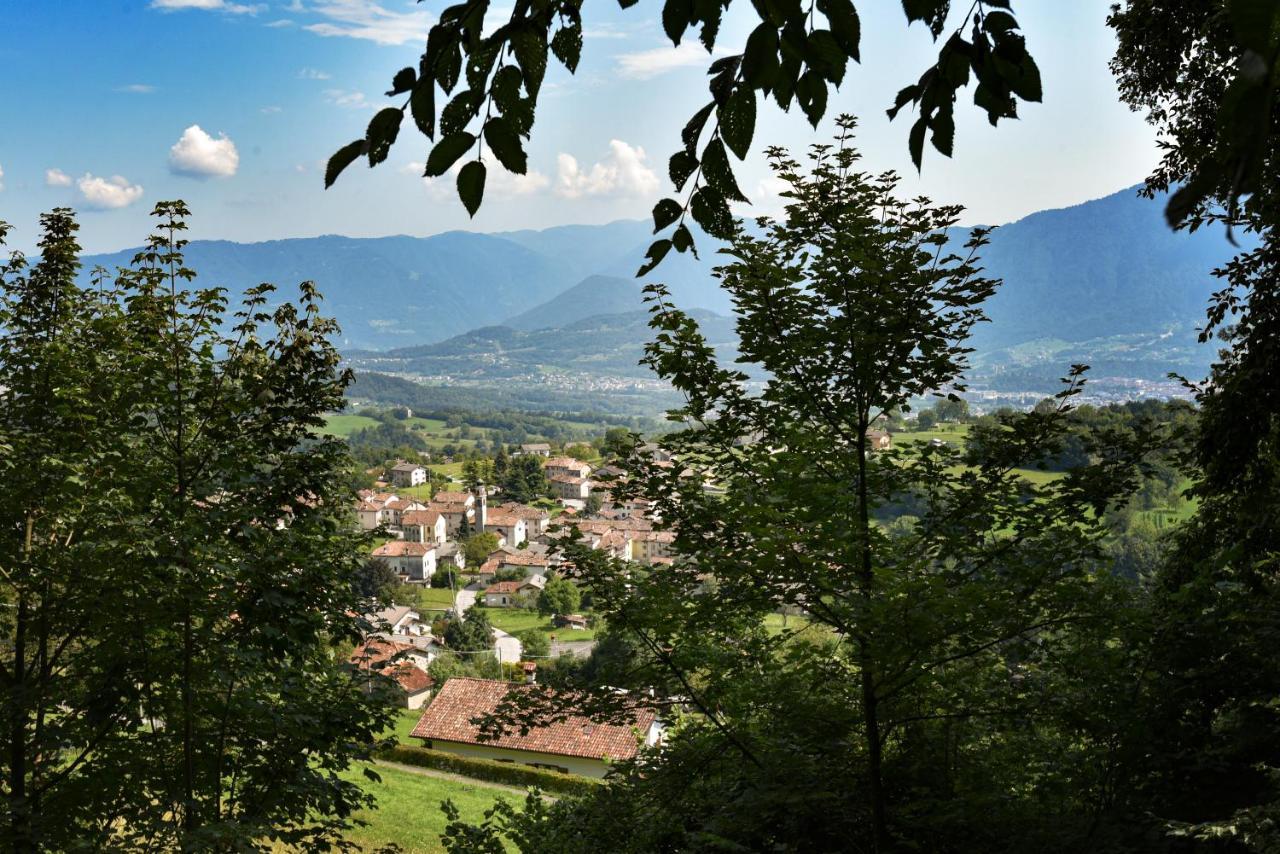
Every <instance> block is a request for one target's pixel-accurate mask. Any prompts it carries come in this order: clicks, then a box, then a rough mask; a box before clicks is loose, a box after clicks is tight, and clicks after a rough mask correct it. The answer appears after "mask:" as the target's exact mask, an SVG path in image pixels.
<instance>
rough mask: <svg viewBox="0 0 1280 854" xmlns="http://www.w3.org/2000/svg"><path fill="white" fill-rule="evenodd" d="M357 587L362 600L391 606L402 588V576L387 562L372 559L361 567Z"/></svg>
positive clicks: (357, 576)
mask: <svg viewBox="0 0 1280 854" xmlns="http://www.w3.org/2000/svg"><path fill="white" fill-rule="evenodd" d="M355 586H356V593H357V594H358V595H359V596H360V598H362V599H368V600H370V601H375V602H381V603H383V604H389V603H391V602H394V601H395V596H396V589H397V588H399V587H400V576H399V575H397V574H396V571H395V570H394V569H392V568H391V567H390V566H388V565H387V562H386V561H385V560H381V559H379V558H372V559H370V560H367V561H365V562H364V564H363V565H362V566H361V567H360V572H359V573H358V574H357V575H356V580H355ZM446 586H447V585H446Z"/></svg>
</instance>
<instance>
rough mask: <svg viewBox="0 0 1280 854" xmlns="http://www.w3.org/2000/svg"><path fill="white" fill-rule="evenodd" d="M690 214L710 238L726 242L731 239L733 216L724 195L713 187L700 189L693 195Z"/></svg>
mask: <svg viewBox="0 0 1280 854" xmlns="http://www.w3.org/2000/svg"><path fill="white" fill-rule="evenodd" d="M690 213H692V214H693V219H694V221H695V222H696V223H698V225H700V226H702V230H703V231H705V232H706V233H707V234H710V235H711V236H712V237H718V238H720V239H721V240H728V239H730V238H731V237H733V230H734V229H733V214H732V213H730V211H729V204H728V202H726V201H725V198H724V195H722V194H721V193H720V191H719V190H717V189H715V188H714V187H700V188H698V191H697V192H696V193H694V194H693V202H692V204H691V205H690Z"/></svg>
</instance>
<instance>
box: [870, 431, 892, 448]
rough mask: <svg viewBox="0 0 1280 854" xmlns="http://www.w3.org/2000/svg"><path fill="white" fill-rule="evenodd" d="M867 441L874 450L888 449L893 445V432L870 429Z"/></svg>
mask: <svg viewBox="0 0 1280 854" xmlns="http://www.w3.org/2000/svg"><path fill="white" fill-rule="evenodd" d="M867 442H868V444H869V445H870V446H871V450H873V451H887V450H889V449H890V448H892V447H893V434H892V433H889V432H888V431H885V430H868V431H867Z"/></svg>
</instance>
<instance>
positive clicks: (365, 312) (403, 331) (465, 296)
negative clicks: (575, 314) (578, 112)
mask: <svg viewBox="0 0 1280 854" xmlns="http://www.w3.org/2000/svg"><path fill="white" fill-rule="evenodd" d="M135 251H136V250H132V249H130V250H125V251H123V252H118V253H113V254H111V255H97V256H89V257H87V258H85V259H84V262H85V265H86V269H88V268H90V267H92V266H93V265H95V264H102V265H104V266H107V267H114V266H117V265H121V264H125V263H127V262H128V260H129V259H130V258H131V257H132V256H133V254H134V252H135ZM186 259H187V264H188V265H189V266H190V267H192V268H193V269H195V270H196V271H197V272H198V273H199V274H200V278H199V279H198V280H197V283H198V284H207V285H214V284H217V285H223V286H225V287H227V288H229V289H231V290H232V291H239V290H243V289H244V288H246V287H250V286H252V285H255V284H258V283H259V282H264V281H265V282H272V283H274V284H276V285H277V286H278V287H280V288H281V289H282V291H283V293H284V294H285V295H288V296H292V294H293V293H295V292H294V291H293V288H295V287H296V285H297V283H298V282H300V281H303V280H305V279H312V280H314V281H315V282H316V283H317V285H318V286H319V288H320V291H321V293H323V294H324V296H325V306H326V310H327V312H328V313H329V314H331V315H333V316H335V317H337V318H338V320H339V322H340V323H341V324H342V329H343V338H344V340H343V344H344V345H345V346H348V347H367V348H388V347H394V346H396V345H397V344H407V343H419V342H422V341H438V340H441V339H443V338H447V337H449V336H451V335H456V334H458V333H460V332H463V331H465V330H467V329H473V328H475V327H476V326H481V325H484V324H489V323H496V322H498V321H501V320H503V319H505V318H507V317H510V316H511V315H512V314H516V313H519V312H521V311H524V310H526V309H529V308H531V307H533V306H536V305H538V304H540V303H542V302H543V301H545V300H546V299H548V298H549V297H552V296H554V295H556V294H557V293H559V292H560V291H562V290H564V289H565V288H566V287H567V286H568V285H569V284H570V283H571V282H573V281H576V280H575V279H574V278H573V277H572V273H571V272H570V268H569V266H568V265H565V264H563V263H561V262H559V261H557V260H556V259H554V258H549V257H547V256H545V255H542V254H540V253H537V252H534V251H532V250H530V249H527V248H526V247H524V246H521V245H519V244H517V243H513V242H511V241H509V240H504V239H502V238H500V237H493V236H490V235H485V234H473V233H468V232H447V233H445V234H439V235H435V236H433V237H427V238H414V237H383V238H372V239H357V238H350V237H338V236H325V237H314V238H298V239H293V240H275V241H269V242H266V243H233V242H230V241H222V240H215V241H203V240H198V241H193V242H192V243H191V244H190V245H189V246H188V247H187V255H186Z"/></svg>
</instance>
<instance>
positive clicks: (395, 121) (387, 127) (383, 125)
mask: <svg viewBox="0 0 1280 854" xmlns="http://www.w3.org/2000/svg"><path fill="white" fill-rule="evenodd" d="M403 119H404V110H402V109H400V108H399V107H387V108H385V109H382V110H379V111H378V112H377V114H376V115H375V116H374V117H373V119H372V120H371V121H370V122H369V129H368V130H367V131H365V134H364V138H365V140H366V141H367V142H368V143H369V147H368V150H367V154H368V156H369V165H370V166H377V165H378V164H379V163H381V162H382V161H384V160H386V159H387V155H388V154H390V153H391V146H392V144H393V143H395V141H396V136H397V135H399V133H400V122H401V121H402V120H403Z"/></svg>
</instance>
